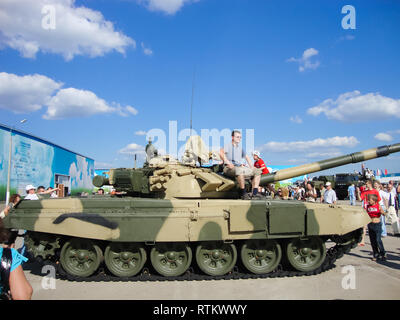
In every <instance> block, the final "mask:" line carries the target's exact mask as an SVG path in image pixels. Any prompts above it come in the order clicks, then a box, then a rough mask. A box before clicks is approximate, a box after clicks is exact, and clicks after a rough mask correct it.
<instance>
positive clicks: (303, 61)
mask: <svg viewBox="0 0 400 320" xmlns="http://www.w3.org/2000/svg"><path fill="white" fill-rule="evenodd" d="M317 55H318V50H316V49H314V48H309V49H306V50H304V52H303V55H302V57H301V58H294V57H291V58H289V59H287V60H286V61H287V62H297V63H298V64H299V71H300V72H303V71H305V70H306V69H317V68H318V67H319V65H320V63H319V61H318V60H317V61H315V62H314V63H313V62H311V58H312V57H313V56H317Z"/></svg>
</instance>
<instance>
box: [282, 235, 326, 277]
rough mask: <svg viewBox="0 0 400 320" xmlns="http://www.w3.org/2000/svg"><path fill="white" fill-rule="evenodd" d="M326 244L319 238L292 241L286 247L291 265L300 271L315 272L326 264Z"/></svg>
mask: <svg viewBox="0 0 400 320" xmlns="http://www.w3.org/2000/svg"><path fill="white" fill-rule="evenodd" d="M325 256H326V250H325V243H324V242H323V241H322V239H321V238H319V237H310V238H306V239H301V238H295V239H292V240H291V241H290V242H289V243H288V245H287V247H286V257H287V259H288V261H289V263H290V264H291V265H292V267H293V268H295V269H296V270H298V271H305V272H307V271H313V270H315V269H317V268H318V267H319V266H321V264H322V263H323V262H324V260H325Z"/></svg>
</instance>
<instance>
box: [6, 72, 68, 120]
mask: <svg viewBox="0 0 400 320" xmlns="http://www.w3.org/2000/svg"><path fill="white" fill-rule="evenodd" d="M61 86H62V83H60V82H56V81H54V80H52V79H50V78H48V77H46V76H43V75H39V74H34V75H26V76H17V75H15V74H12V73H6V72H1V73H0V108H1V109H7V110H11V111H13V112H14V113H29V112H33V111H37V110H39V109H41V108H42V106H43V105H45V104H47V103H48V102H49V100H50V98H51V95H52V94H53V92H54V91H56V90H58V89H59V88H60V87H61Z"/></svg>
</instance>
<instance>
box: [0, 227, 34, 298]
mask: <svg viewBox="0 0 400 320" xmlns="http://www.w3.org/2000/svg"><path fill="white" fill-rule="evenodd" d="M8 239H9V232H8V231H7V230H6V229H5V228H4V227H3V221H2V219H0V243H1V245H0V300H30V299H31V297H32V293H33V289H32V286H31V285H30V283H29V282H28V280H27V279H26V277H25V274H24V270H23V269H22V266H21V264H22V262H26V261H27V260H28V259H27V258H25V257H24V256H23V255H21V254H19V253H18V252H17V250H15V249H14V248H10V247H9V246H8V245H6V244H5V243H6V242H7V241H8Z"/></svg>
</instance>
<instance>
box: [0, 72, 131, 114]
mask: <svg viewBox="0 0 400 320" xmlns="http://www.w3.org/2000/svg"><path fill="white" fill-rule="evenodd" d="M62 85H63V84H62V83H61V82H56V81H54V80H52V79H50V78H48V77H46V76H43V75H39V74H34V75H26V76H18V75H15V74H12V73H6V72H0V109H6V110H10V111H12V112H14V113H30V112H34V111H37V110H40V109H41V108H42V107H47V112H46V113H45V114H44V115H43V118H44V119H47V120H55V119H65V118H74V117H82V116H83V117H85V116H91V115H94V114H101V113H116V114H118V115H120V116H124V117H126V116H128V115H137V114H138V111H137V110H136V109H135V108H134V107H132V106H129V105H128V106H121V105H120V104H119V103H116V102H113V103H111V105H110V104H108V103H107V102H106V101H105V100H103V99H101V98H99V97H97V95H96V94H95V93H93V92H91V91H88V90H80V89H75V88H66V89H61V87H62Z"/></svg>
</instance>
